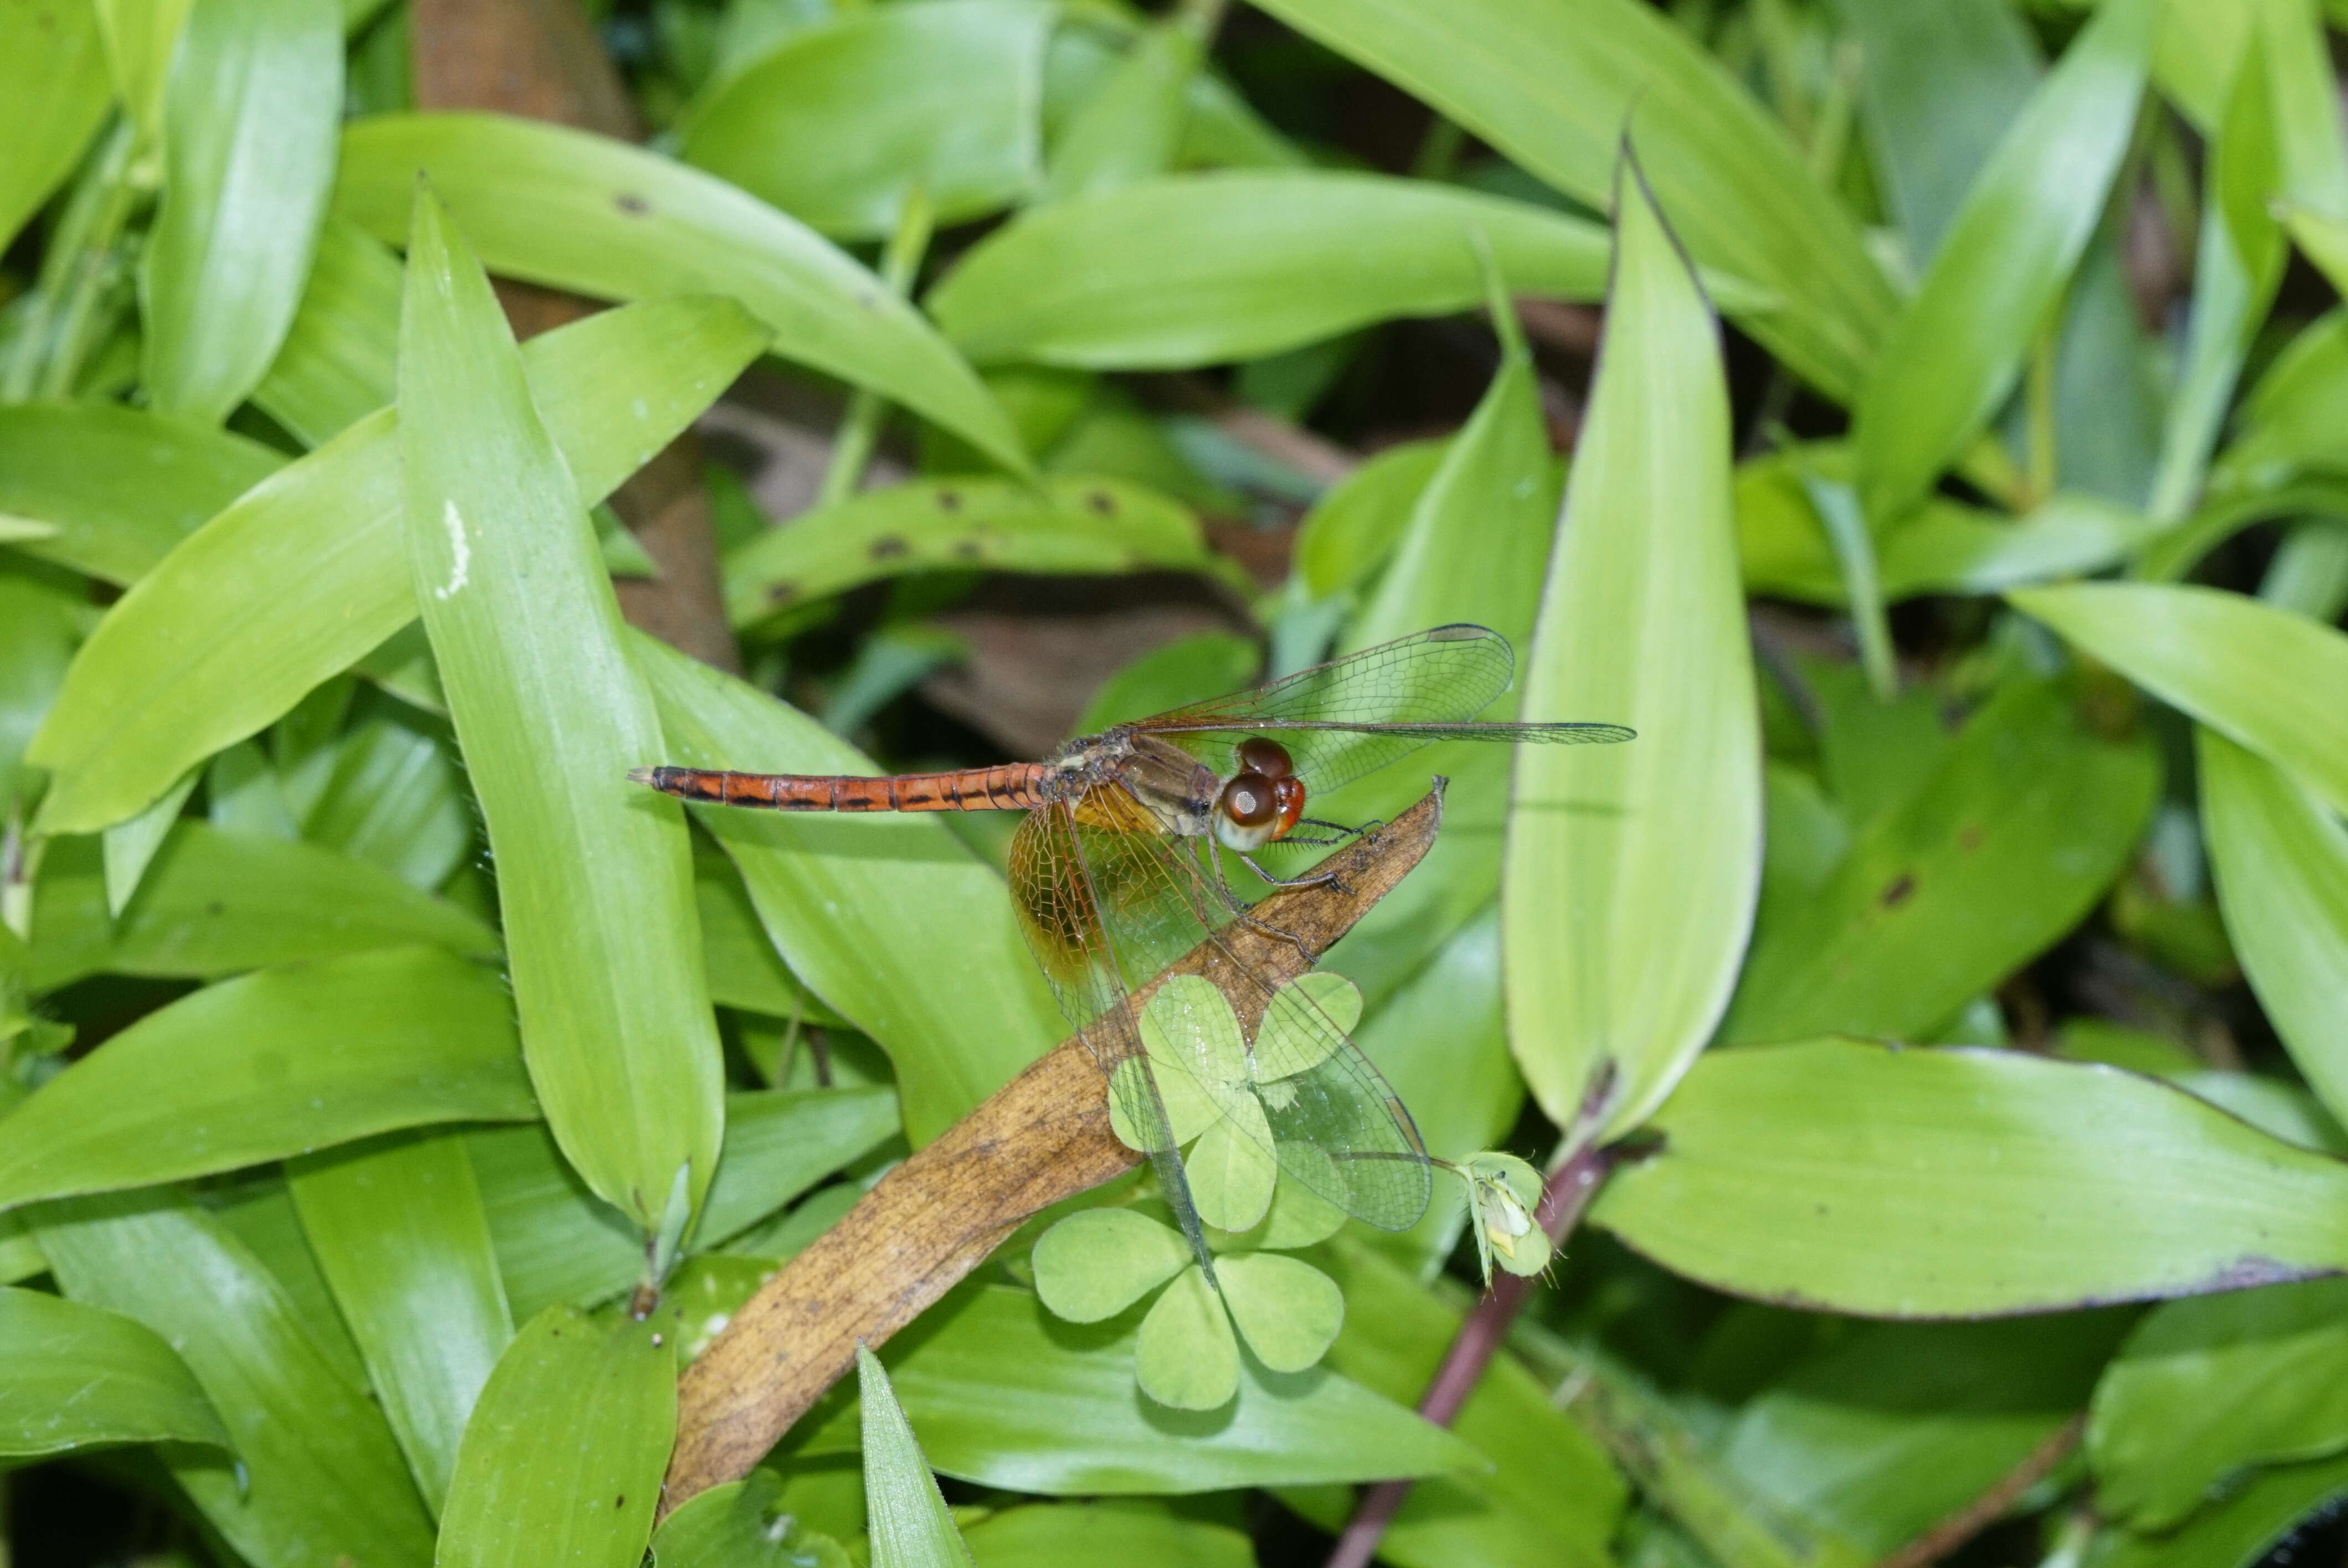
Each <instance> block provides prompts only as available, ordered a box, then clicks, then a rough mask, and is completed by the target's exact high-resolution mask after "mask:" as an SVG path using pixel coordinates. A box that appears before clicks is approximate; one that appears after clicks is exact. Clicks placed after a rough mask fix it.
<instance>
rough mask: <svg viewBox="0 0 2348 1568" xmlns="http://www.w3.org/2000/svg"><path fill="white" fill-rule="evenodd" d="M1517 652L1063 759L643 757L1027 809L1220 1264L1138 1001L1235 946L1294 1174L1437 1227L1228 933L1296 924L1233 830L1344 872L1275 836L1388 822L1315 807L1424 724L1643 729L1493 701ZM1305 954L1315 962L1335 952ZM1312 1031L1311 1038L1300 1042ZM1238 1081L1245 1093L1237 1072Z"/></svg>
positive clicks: (1432, 656)
mask: <svg viewBox="0 0 2348 1568" xmlns="http://www.w3.org/2000/svg"><path fill="white" fill-rule="evenodd" d="M1515 665H1516V661H1515V656H1514V655H1513V654H1512V653H1511V651H1509V641H1508V639H1507V638H1505V637H1503V636H1501V635H1500V634H1499V633H1498V632H1497V631H1493V630H1488V628H1485V627H1481V626H1475V625H1468V624H1464V623H1462V624H1456V625H1449V626H1438V627H1436V628H1434V629H1432V630H1426V631H1421V632H1417V633H1415V634H1413V635H1411V636H1407V637H1402V638H1397V639H1395V641H1391V642H1384V643H1380V644H1377V645H1376V646H1375V647H1370V648H1365V649H1363V650H1361V651H1358V652H1355V653H1352V654H1349V655H1347V656H1345V657H1344V658H1341V659H1336V660H1334V661H1330V662H1328V663H1325V664H1321V665H1316V666H1314V667H1313V668H1311V669H1308V670H1303V671H1298V672H1297V673H1295V674H1292V675H1290V676H1287V677H1285V678H1284V679H1282V680H1278V681H1274V682H1272V683H1270V684H1269V685H1265V686H1262V687H1259V688H1257V689H1255V690H1253V691H1250V692H1235V693H1233V694H1231V695H1230V696H1226V697H1218V698H1215V699H1213V700H1211V701H1209V702H1199V703H1194V704H1192V705H1191V706H1189V707H1185V708H1178V709H1175V710H1174V711H1172V712H1166V713H1160V714H1158V715H1157V716H1155V717H1154V718H1148V719H1140V720H1136V721H1134V722H1132V723H1124V724H1117V725H1113V726H1111V727H1110V728H1108V729H1107V730H1104V731H1102V732H1101V733H1099V734H1097V735H1086V736H1083V737H1081V738H1079V739H1076V740H1074V741H1070V742H1069V743H1066V745H1064V746H1062V747H1061V748H1060V749H1059V750H1058V751H1057V752H1056V753H1054V754H1053V755H1052V756H1050V757H1048V758H1046V759H1045V760H1043V761H1041V762H1021V763H1004V764H996V765H994V766H987V767H973V768H961V769H956V770H954V771H952V772H948V773H930V774H894V775H887V776H878V777H875V776H865V775H854V774H841V775H834V774H755V773H735V772H727V771H722V770H716V769H704V768H687V767H654V768H640V769H638V770H636V771H635V772H633V773H632V774H629V777H631V778H632V779H633V780H635V781H636V782H638V783H640V784H649V785H650V786H651V787H652V788H654V789H656V790H659V791H661V792H662V793H664V794H671V795H675V796H677V797H679V798H681V799H684V800H688V801H697V802H703V803H706V804H714V805H727V806H747V807H753V808H757V809H760V810H772V811H827V812H872V811H898V812H914V811H1024V812H1025V813H1026V814H1027V815H1026V818H1025V821H1024V822H1022V823H1021V824H1020V825H1019V827H1018V829H1017V831H1016V833H1015V834H1014V836H1013V838H1012V842H1011V850H1010V856H1009V871H1010V885H1011V894H1012V898H1013V902H1014V907H1015V908H1016V911H1017V914H1018V917H1019V924H1020V927H1021V928H1022V930H1023V932H1024V934H1025V937H1026V938H1027V943H1028V946H1029V947H1030V948H1032V949H1033V950H1034V952H1035V958H1036V960H1037V962H1038V963H1039V964H1040V965H1041V967H1042V968H1043V970H1044V973H1045V978H1046V979H1048V980H1049V981H1050V983H1051V986H1052V989H1053V991H1054V992H1055V993H1056V996H1057V998H1058V1000H1059V1003H1060V1006H1061V1009H1062V1010H1063V1011H1064V1012H1066V1014H1067V1016H1068V1019H1069V1020H1070V1022H1072V1023H1073V1024H1074V1025H1075V1026H1076V1028H1077V1029H1078V1030H1080V1031H1083V1032H1084V1035H1085V1038H1086V1041H1087V1044H1088V1045H1089V1046H1090V1047H1091V1049H1092V1050H1093V1051H1094V1055H1095V1058H1096V1060H1097V1061H1098V1062H1099V1064H1100V1067H1101V1070H1102V1071H1103V1073H1104V1074H1105V1075H1106V1076H1107V1079H1108V1081H1109V1085H1110V1090H1109V1092H1110V1095H1111V1097H1112V1102H1113V1109H1114V1110H1115V1111H1116V1112H1117V1120H1118V1121H1120V1122H1122V1123H1123V1124H1124V1126H1126V1127H1128V1128H1131V1129H1138V1132H1139V1143H1140V1146H1141V1150H1142V1152H1143V1153H1146V1154H1147V1155H1148V1158H1149V1160H1150V1163H1152V1165H1153V1166H1154V1167H1155V1168H1156V1170H1157V1172H1158V1176H1159V1187H1160V1189H1161V1192H1162V1194H1163V1195H1164V1197H1165V1199H1166V1202H1167V1204H1168V1205H1169V1207H1170V1208H1171V1209H1172V1210H1173V1211H1174V1213H1175V1215H1176V1218H1177V1220H1178V1221H1179V1224H1180V1225H1181V1228H1182V1231H1183V1234H1184V1235H1185V1236H1186V1237H1188V1238H1189V1243H1190V1245H1191V1248H1192V1250H1193V1252H1194V1253H1195V1254H1196V1255H1197V1256H1198V1258H1199V1261H1200V1265H1201V1266H1202V1267H1203V1268H1204V1269H1205V1271H1206V1273H1207V1276H1208V1277H1209V1278H1210V1279H1212V1278H1213V1276H1214V1269H1213V1265H1212V1262H1211V1260H1210V1255H1209V1249H1208V1246H1207V1243H1206V1240H1205V1235H1204V1233H1203V1231H1202V1230H1201V1228H1200V1217H1199V1212H1198V1207H1197V1205H1196V1204H1194V1203H1193V1201H1192V1198H1191V1194H1190V1187H1189V1182H1188V1180H1187V1179H1186V1176H1185V1173H1184V1171H1183V1167H1182V1163H1181V1159H1180V1155H1179V1150H1178V1149H1177V1148H1176V1146H1175V1140H1174V1137H1173V1133H1172V1130H1171V1126H1170V1124H1169V1120H1168V1116H1167V1110H1166V1099H1165V1095H1164V1093H1163V1092H1161V1088H1160V1085H1159V1075H1162V1074H1165V1073H1168V1072H1183V1071H1186V1068H1185V1065H1184V1062H1183V1060H1182V1059H1183V1054H1184V1053H1183V1051H1182V1050H1181V1049H1180V1047H1181V1045H1182V1044H1184V1043H1185V1042H1182V1041H1179V1040H1177V1041H1175V1042H1174V1046H1175V1049H1172V1050H1168V1049H1165V1048H1164V1047H1165V1043H1166V1042H1165V1041H1164V1040H1163V1034H1164V1030H1162V1029H1160V1030H1157V1031H1156V1032H1158V1033H1159V1035H1160V1037H1161V1038H1160V1041H1159V1043H1160V1046H1161V1049H1159V1050H1155V1051H1152V1050H1147V1049H1146V1048H1145V1044H1144V1041H1143V1039H1142V1035H1143V1032H1144V1031H1143V1030H1141V1029H1140V1028H1139V1027H1138V1026H1137V1024H1136V1021H1135V1009H1134V1006H1133V1002H1132V999H1133V997H1134V996H1135V994H1136V993H1137V992H1141V991H1144V990H1145V989H1147V988H1148V986H1149V984H1150V983H1151V981H1152V980H1153V979H1156V978H1157V977H1159V976H1160V975H1161V974H1163V973H1164V972H1165V971H1166V970H1167V969H1168V968H1169V967H1170V966H1171V965H1172V964H1173V963H1174V962H1175V960H1177V959H1178V958H1181V957H1183V956H1184V955H1185V954H1188V953H1190V952H1192V951H1193V950H1195V949H1197V948H1200V946H1201V945H1202V944H1215V945H1217V946H1218V947H1220V954H1218V957H1219V958H1220V959H1222V960H1223V961H1222V962H1220V963H1218V964H1217V965H1216V966H1215V974H1216V978H1217V981H1218V983H1219V984H1220V986H1221V987H1222V988H1223V989H1224V990H1225V992H1226V994H1227V995H1229V999H1230V1000H1231V1003H1232V1006H1233V1009H1234V1010H1235V1012H1236V1013H1237V1015H1238V1016H1239V1017H1241V1018H1252V1019H1254V1020H1259V1025H1258V1032H1259V1037H1260V1038H1262V1039H1265V1040H1273V1039H1274V1038H1275V1036H1276V1038H1277V1040H1278V1041H1279V1045H1278V1050H1279V1051H1280V1053H1281V1054H1282V1057H1283V1061H1282V1062H1280V1063H1278V1064H1272V1065H1269V1066H1266V1065H1265V1064H1262V1063H1257V1064H1255V1065H1256V1066H1261V1067H1264V1069H1265V1070H1264V1071H1261V1072H1253V1070H1252V1069H1251V1073H1252V1075H1253V1076H1255V1077H1260V1078H1262V1080H1263V1087H1262V1091H1260V1092H1258V1093H1257V1094H1256V1095H1255V1099H1256V1101H1257V1103H1259V1104H1260V1105H1261V1106H1262V1110H1263V1112H1264V1113H1263V1115H1262V1118H1261V1119H1258V1118H1256V1117H1255V1115H1254V1113H1253V1112H1252V1111H1250V1112H1249V1113H1248V1115H1247V1118H1246V1120H1247V1122H1248V1123H1249V1125H1250V1127H1251V1129H1258V1130H1260V1131H1252V1132H1251V1133H1250V1134H1249V1135H1250V1136H1251V1137H1254V1138H1257V1139H1258V1140H1259V1141H1260V1140H1261V1137H1262V1132H1269V1134H1270V1136H1271V1140H1272V1148H1271V1149H1270V1150H1268V1151H1264V1153H1267V1154H1269V1156H1270V1157H1271V1158H1272V1160H1273V1161H1275V1162H1276V1163H1277V1167H1278V1170H1279V1172H1280V1173H1282V1175H1285V1176H1288V1177H1291V1178H1293V1179H1294V1180H1296V1181H1297V1182H1298V1183H1299V1184H1302V1185H1303V1187H1305V1188H1306V1189H1308V1190H1309V1191H1311V1192H1313V1193H1314V1194H1317V1195H1318V1196H1319V1197H1321V1198H1323V1199H1324V1200H1326V1201H1327V1202H1329V1203H1332V1204H1335V1205H1336V1206H1337V1207H1338V1208H1340V1209H1342V1210H1344V1212H1345V1213H1347V1214H1352V1215H1354V1217H1356V1218H1358V1219H1361V1220H1363V1221H1365V1223H1367V1224H1369V1225H1375V1226H1377V1227H1379V1228H1381V1229H1385V1230H1406V1229H1408V1228H1409V1227H1410V1226H1411V1225H1416V1223H1417V1222H1418V1220H1419V1218H1420V1216H1421V1215H1423V1214H1425V1213H1426V1207H1427V1204H1428V1201H1429V1198H1430V1194H1431V1193H1432V1189H1433V1179H1432V1176H1431V1174H1430V1167H1429V1163H1428V1158H1427V1153H1426V1145H1425V1144H1424V1143H1422V1142H1421V1141H1420V1138H1419V1134H1418V1130H1417V1128H1416V1125H1414V1124H1413V1122H1412V1121H1411V1118H1410V1112H1408V1111H1407V1110H1406V1109H1405V1108H1404V1106H1403V1104H1402V1102H1401V1101H1400V1100H1399V1099H1398V1098H1397V1097H1396V1096H1395V1092H1394V1091H1393V1090H1392V1089H1391V1088H1390V1087H1389V1086H1388V1085H1387V1083H1386V1081H1385V1079H1384V1078H1383V1077H1382V1076H1381V1075H1380V1074H1379V1072H1378V1071H1377V1069H1376V1068H1375V1067H1374V1066H1372V1065H1371V1064H1370V1061H1369V1060H1368V1059H1367V1058H1366V1057H1365V1056H1364V1055H1363V1054H1362V1053H1361V1051H1360V1050H1359V1049H1358V1048H1356V1047H1355V1046H1354V1044H1353V1042H1352V1041H1351V1040H1349V1039H1347V1038H1345V1031H1344V1030H1343V1029H1341V1028H1340V1027H1339V1026H1338V1024H1337V1023H1336V1021H1335V1020H1333V1019H1331V1018H1330V1017H1329V1016H1328V1015H1327V1012H1326V1011H1325V1010H1324V1009H1322V1008H1321V1007H1319V1006H1318V1005H1317V1004H1316V1003H1315V1002H1314V1001H1313V995H1314V993H1313V990H1311V989H1308V988H1302V987H1298V986H1294V985H1289V986H1285V987H1283V986H1282V985H1280V984H1278V983H1276V982H1275V981H1274V980H1273V979H1272V978H1271V977H1270V976H1269V975H1267V974H1265V973H1264V972H1262V969H1261V968H1258V967H1257V966H1256V965H1255V964H1253V963H1251V962H1250V961H1248V960H1246V959H1244V958H1241V956H1240V954H1239V953H1238V952H1237V951H1236V950H1234V948H1232V946H1231V944H1230V942H1229V941H1228V933H1229V932H1230V931H1231V928H1232V927H1233V926H1235V925H1241V924H1244V925H1247V926H1249V927H1255V928H1257V929H1259V930H1264V931H1266V932H1267V933H1268V934H1270V935H1272V936H1275V937H1280V936H1286V935H1287V934H1286V933H1282V932H1280V931H1277V930H1276V929H1273V928H1272V927H1268V926H1266V925H1265V924H1264V923H1263V922H1262V920H1261V918H1260V917H1258V916H1257V915H1256V914H1255V913H1254V912H1253V906H1251V904H1250V903H1249V902H1248V901H1246V900H1244V899H1242V898H1241V897H1240V896H1239V895H1238V894H1237V893H1236V892H1235V891H1234V889H1233V888H1232V887H1231V882H1230V878H1229V877H1228V876H1226V875H1225V871H1224V866H1223V862H1222V859H1221V857H1220V853H1219V852H1220V851H1229V852H1230V853H1231V856H1233V857H1234V858H1236V859H1238V860H1240V861H1241V863H1242V864H1244V865H1246V866H1248V867H1249V868H1250V869H1251V870H1252V871H1253V872H1254V873H1255V874H1256V875H1257V876H1260V877H1261V878H1262V880H1263V881H1264V882H1266V883H1268V884H1270V885H1272V886H1275V887H1294V886H1310V885H1313V884H1314V883H1316V882H1327V881H1330V880H1332V876H1331V875H1330V874H1328V873H1325V872H1316V871H1313V870H1309V869H1308V870H1304V871H1303V872H1301V873H1300V874H1298V875H1294V876H1280V875H1277V874H1275V872H1274V870H1273V869H1272V867H1270V866H1265V865H1264V864H1263V863H1262V860H1261V859H1260V858H1259V857H1260V856H1264V855H1267V854H1269V853H1271V852H1272V851H1275V850H1279V849H1286V848H1292V847H1305V848H1313V847H1326V846H1329V845H1337V844H1342V843H1344V842H1346V841H1348V840H1349V839H1352V838H1354V837H1356V836H1358V835H1362V834H1364V833H1365V832H1370V831H1374V830H1375V825H1372V826H1368V827H1350V826H1346V825H1342V824H1338V823H1334V822H1329V821H1324V820H1322V819H1320V818H1317V817H1313V816H1308V815H1305V813H1306V808H1307V806H1308V804H1310V803H1311V802H1313V801H1314V800H1315V799H1318V798H1321V797H1323V796H1325V795H1326V794H1329V793H1330V792H1331V791H1333V790H1335V789H1337V788H1338V787H1340V786H1341V785H1344V784H1347V783H1349V782H1351V781H1353V780H1354V779H1356V778H1359V777H1361V776H1362V775H1364V774H1367V773H1369V772H1371V771H1372V770H1374V769H1376V768H1380V767H1384V766H1385V765H1387V764H1391V763H1393V762H1395V761H1397V760H1398V759H1400V758H1402V757H1404V756H1406V755H1407V754H1408V753H1411V752H1413V751H1416V749H1418V748H1419V747H1421V746H1425V745H1428V744H1430V743H1436V742H1442V741H1496V742H1502V743H1552V744H1565V745H1575V744H1591V743H1612V742H1620V741H1628V740H1630V739H1632V731H1630V730H1628V729H1626V728H1624V727H1623V726H1622V725H1620V724H1610V723H1483V722H1479V721H1478V718H1477V715H1478V714H1479V713H1482V712H1485V711H1486V710H1487V709H1488V708H1489V707H1490V706H1491V705H1492V703H1493V702H1495V701H1497V700H1498V698H1499V697H1500V696H1501V694H1502V693H1504V692H1507V691H1508V690H1509V687H1510V685H1511V684H1512V683H1513V682H1514V679H1515ZM1291 939H1294V938H1291ZM1301 946H1302V944H1301V943H1300V948H1301ZM1303 958H1305V960H1306V962H1307V963H1308V965H1309V964H1310V963H1311V962H1312V961H1313V960H1314V959H1315V958H1317V955H1315V954H1313V953H1311V952H1309V951H1306V952H1304V953H1303ZM1233 990H1237V991H1239V992H1241V993H1242V994H1238V995H1231V994H1230V993H1231V992H1232V991H1233ZM1267 1009H1274V1010H1277V1011H1278V1012H1279V1014H1280V1016H1279V1017H1278V1018H1277V1020H1276V1021H1277V1023H1278V1025H1279V1028H1278V1029H1277V1030H1272V1029H1271V1028H1270V1027H1268V1026H1267V1025H1265V1024H1264V1023H1263V1022H1262V1021H1261V1020H1265V1019H1266V1017H1267ZM1155 1016H1156V1015H1153V1017H1155ZM1094 1026H1098V1027H1094ZM1300 1040H1303V1041H1306V1042H1308V1043H1307V1044H1305V1045H1304V1046H1303V1047H1302V1048H1300V1047H1299V1045H1298V1043H1297V1042H1298V1041H1300ZM1250 1049H1251V1050H1252V1041H1251V1042H1250ZM1300 1064H1302V1065H1301V1067H1300ZM1178 1087H1185V1088H1191V1089H1194V1090H1196V1091H1198V1092H1194V1093H1192V1094H1190V1095H1188V1096H1186V1097H1185V1100H1186V1102H1188V1103H1192V1104H1195V1103H1196V1102H1197V1101H1198V1099H1199V1097H1200V1093H1210V1094H1211V1093H1213V1092H1216V1090H1214V1089H1213V1088H1212V1087H1211V1086H1209V1087H1205V1088H1202V1087H1200V1086H1199V1085H1180V1086H1178ZM1220 1092H1221V1093H1222V1094H1223V1095H1224V1098H1225V1101H1226V1102H1228V1101H1229V1096H1230V1090H1229V1086H1228V1085H1227V1084H1226V1085H1223V1086H1222V1087H1221V1089H1220ZM1128 1141H1131V1140H1130V1139H1128Z"/></svg>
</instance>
